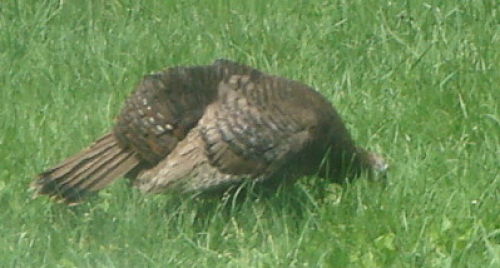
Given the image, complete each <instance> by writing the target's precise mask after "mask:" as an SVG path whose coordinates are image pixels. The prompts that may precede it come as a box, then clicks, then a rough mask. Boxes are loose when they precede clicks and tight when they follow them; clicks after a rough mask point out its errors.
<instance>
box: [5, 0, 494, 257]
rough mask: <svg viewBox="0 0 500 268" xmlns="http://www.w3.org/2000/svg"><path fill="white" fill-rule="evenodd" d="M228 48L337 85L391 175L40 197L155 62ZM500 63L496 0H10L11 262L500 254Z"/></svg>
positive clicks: (268, 67) (342, 107)
mask: <svg viewBox="0 0 500 268" xmlns="http://www.w3.org/2000/svg"><path fill="white" fill-rule="evenodd" d="M223 57H224V58H230V59H233V60H237V61H240V62H242V63H246V64H249V65H252V66H255V67H258V68H259V69H262V70H265V71H267V72H270V73H274V74H278V75H282V76H285V77H289V78H293V79H297V80H301V81H303V82H305V83H307V84H310V85H312V86H314V87H315V88H317V89H318V90H319V91H321V92H323V93H324V94H325V95H326V96H327V97H328V98H329V99H330V100H331V101H332V103H334V104H335V106H336V107H337V108H338V110H339V111H340V112H341V114H342V115H343V116H344V118H345V120H346V122H347V124H348V126H349V128H350V129H351V130H352V133H353V135H354V137H355V138H356V140H357V141H358V142H359V143H360V144H363V145H366V146H367V147H369V148H371V149H375V150H377V151H380V152H381V153H383V154H384V155H385V156H387V158H388V159H390V162H391V164H392V167H391V170H390V172H389V175H388V183H387V185H385V186H384V185H382V184H381V183H376V182H368V181H367V180H363V179H360V180H358V181H356V182H354V183H353V184H351V185H344V186H340V187H339V186H335V185H331V184H328V183H326V182H324V181H321V180H319V179H316V178H309V179H306V178H305V179H303V180H301V181H300V182H299V183H298V184H296V185H294V186H292V187H290V188H287V189H283V191H281V192H279V193H277V194H276V195H274V196H271V197H267V198H264V197H262V198H258V199H251V200H248V201H246V202H243V203H242V204H239V205H233V204H232V202H231V199H229V200H225V201H224V202H222V201H221V202H213V201H198V200H183V199H179V198H176V197H175V196H165V195H159V196H151V195H149V196H148V195H142V194H140V193H139V192H138V191H137V190H135V189H131V188H129V187H127V183H126V182H125V181H120V182H118V183H116V184H114V185H113V186H112V187H110V188H108V189H106V190H104V191H103V192H101V193H100V194H99V195H98V197H96V198H92V199H91V200H90V201H89V202H88V203H85V204H83V205H81V206H78V207H75V208H68V207H65V206H63V205H59V204H54V203H52V202H50V201H48V200H47V199H45V198H40V199H36V200H32V199H31V198H30V196H31V195H30V192H29V191H28V187H27V186H28V184H29V182H30V181H31V180H32V178H33V177H34V175H35V174H36V173H37V172H40V171H42V170H43V169H45V168H48V167H50V166H51V165H53V164H55V163H57V162H58V161H60V160H62V159H63V158H65V157H67V156H69V155H71V154H72V153H75V152H77V151H78V150H80V149H82V148H83V147H85V146H86V145H88V144H89V143H90V142H91V141H92V140H93V139H95V138H97V137H98V136H99V135H101V134H103V133H104V132H105V131H106V130H107V129H109V128H110V127H111V125H112V124H113V118H114V116H115V115H116V114H117V113H118V111H119V109H120V107H121V104H122V102H123V101H124V99H125V98H126V97H127V95H128V94H129V93H130V92H131V91H132V90H133V88H134V86H135V85H136V84H137V83H138V82H139V81H140V80H141V77H142V76H143V75H144V74H147V73H150V72H153V71H157V70H161V69H162V68H164V67H167V66H173V65H180V64H182V65H191V64H208V63H210V62H212V61H213V60H214V59H216V58H223ZM499 65H500V7H499V6H498V3H497V2H496V1H495V0H491V1H489V0H483V1H479V0H477V1H420V0H417V1H361V0H353V1H264V0H262V1H228V0H227V1H224V0H218V1H217V0H216V1H143V2H140V1H132V0H122V1H119V0H110V1H28V0H19V1H7V0H6V1H2V2H1V3H0V118H1V120H0V167H1V168H0V204H1V205H0V206H1V210H0V221H1V223H0V266H1V267H146V266H150V267H172V266H181V267H190V266H192V265H195V266H202V267H204V266H205V267H213V266H216V267H217V266H218V267H223V266H229V267H290V266H292V267H293V266H296V267H304V266H312V267H322V266H323V267H345V266H348V267H500V217H499V216H498V215H500V206H499V205H498V204H499V169H500V146H499V142H500V141H499V135H500V115H499V112H498V104H499V103H500V86H499V83H500V68H499V67H500V66H499Z"/></svg>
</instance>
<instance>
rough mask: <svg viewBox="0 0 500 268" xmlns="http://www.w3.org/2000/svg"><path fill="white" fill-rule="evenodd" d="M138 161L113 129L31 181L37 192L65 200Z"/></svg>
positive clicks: (72, 200)
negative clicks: (119, 143) (118, 138)
mask: <svg viewBox="0 0 500 268" xmlns="http://www.w3.org/2000/svg"><path fill="white" fill-rule="evenodd" d="M138 164H139V159H137V157H136V156H135V153H134V152H132V151H131V150H127V149H122V148H121V147H120V146H119V145H118V143H117V140H116V138H115V137H114V135H113V134H112V133H108V134H106V135H104V136H103V137H102V138H100V139H99V140H97V141H96V142H95V143H94V144H93V145H91V146H90V147H89V148H87V149H85V150H83V151H81V152H80V153H78V154H76V155H74V156H72V157H70V158H68V159H66V160H65V161H64V162H62V163H61V164H59V165H57V166H56V167H54V168H52V169H49V170H47V171H45V172H43V173H41V174H40V175H39V176H38V179H37V180H35V181H34V182H33V183H32V187H33V188H34V189H35V191H36V194H37V195H49V196H52V197H54V198H56V199H59V200H62V201H64V202H66V203H68V204H75V203H78V202H79V201H80V200H81V199H82V198H83V197H84V196H85V195H86V194H88V193H91V192H96V191H99V190H100V189H102V188H104V187H106V186H107V185H108V184H110V183H111V182H113V181H114V180H115V179H117V178H119V177H121V176H123V175H125V174H126V173H128V172H129V171H130V170H132V169H133V168H134V167H136V166H137V165H138Z"/></svg>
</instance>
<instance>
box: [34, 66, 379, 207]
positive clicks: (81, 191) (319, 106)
mask: <svg viewBox="0 0 500 268" xmlns="http://www.w3.org/2000/svg"><path fill="white" fill-rule="evenodd" d="M386 168H387V164H386V162H385V160H384V159H383V158H382V157H381V156H380V155H378V154H376V153H373V152H369V151H367V150H365V149H363V148H361V147H358V146H356V145H355V143H354V141H353V140H352V138H351V136H350V134H349V132H348V130H347V129H346V127H345V125H344V123H343V122H342V120H341V118H340V116H339V114H338V113H337V112H336V110H335V109H334V108H333V107H332V105H331V104H330V103H329V102H328V101H327V100H326V99H325V98H324V97H323V96H321V95H320V94H319V93H317V92H316V91H314V90H313V89H312V88H310V87H308V86H306V85H304V84H302V83H300V82H297V81H292V80H288V79H285V78H282V77H278V76H272V75H269V74H266V73H264V72H261V71H259V70H256V69H254V68H251V67H249V66H245V65H242V64H239V63H236V62H232V61H229V60H216V61H215V62H214V63H213V64H211V65H204V66H192V67H172V68H168V69H166V70H165V71H162V72H159V73H156V74H153V75H148V76H145V77H144V79H143V81H142V82H141V83H140V84H139V85H138V87H137V89H136V90H135V92H134V93H133V94H132V95H131V96H130V97H129V98H128V100H127V101H126V103H125V106H124V108H123V109H122V111H121V113H120V115H119V116H118V118H117V120H116V124H115V126H114V128H113V130H112V131H110V132H109V133H106V134H105V135H104V136H102V137H101V138H100V139H98V140H97V141H96V142H95V143H94V144H93V145H91V146H90V147H88V148H87V149H84V150H83V151H81V152H80V153H77V154H76V155H74V156H72V157H70V158H68V159H66V160H65V161H63V162H62V163H60V164H59V165H57V166H55V167H53V168H51V169H49V170H47V171H45V172H42V173H41V174H40V175H39V176H38V177H37V178H36V179H35V180H34V181H33V182H32V187H33V188H34V190H35V195H36V196H38V195H49V196H51V197H53V198H54V199H56V200H59V201H62V202H65V203H67V204H77V203H79V202H81V201H82V200H83V198H84V197H85V196H86V195H87V194H89V193H93V192H97V191H99V190H100V189H102V188H104V187H106V186H107V185H109V184H110V183H112V182H113V181H115V180H116V179H118V178H121V177H127V178H130V179H132V181H133V183H134V185H135V186H136V187H138V188H139V189H140V190H142V191H143V192H152V193H160V192H170V193H179V194H181V193H182V194H187V193H189V194H193V195H202V194H206V193H213V192H221V191H225V190H227V189H229V188H231V187H234V186H238V185H241V184H242V183H244V182H259V183H260V182H266V181H276V180H277V181H279V182H284V181H294V180H295V179H296V178H298V177H300V176H303V175H310V174H316V175H318V177H327V178H331V179H333V180H337V181H340V180H342V179H343V178H346V177H355V176H357V175H359V174H360V173H361V172H363V171H366V172H367V173H369V174H371V173H374V172H381V171H382V172H383V171H385V169H386Z"/></svg>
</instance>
